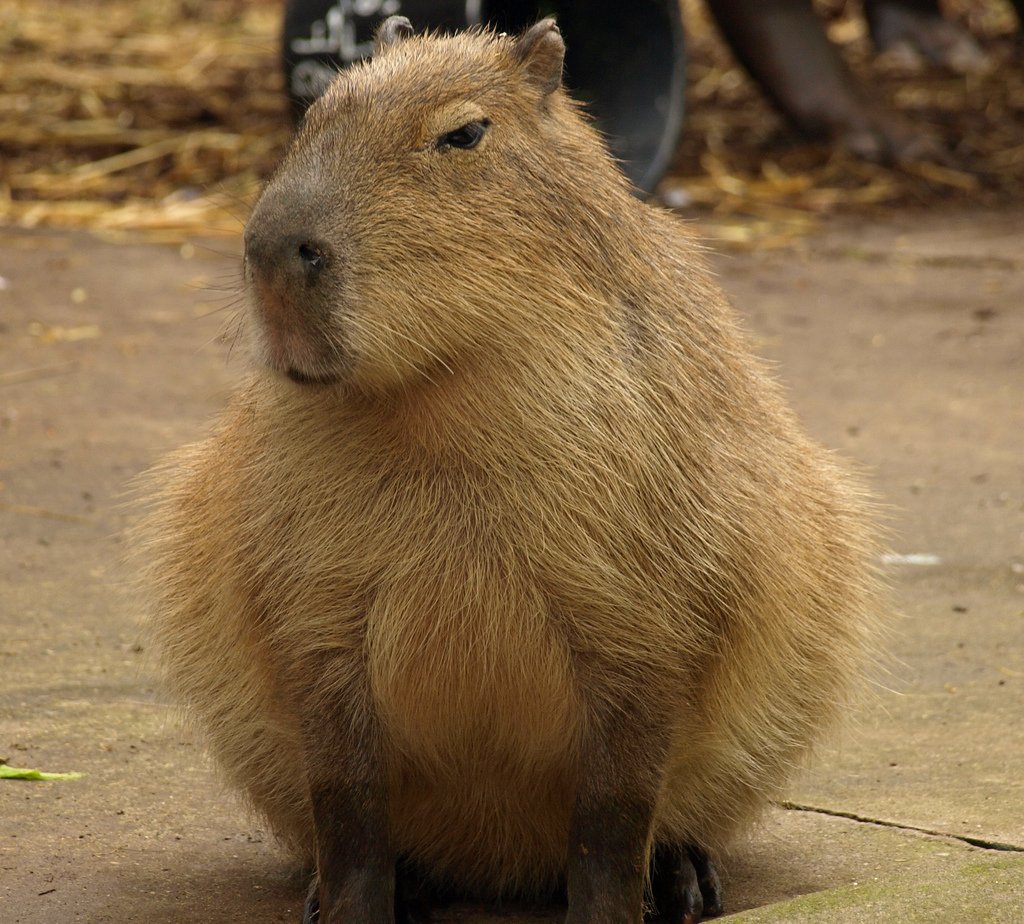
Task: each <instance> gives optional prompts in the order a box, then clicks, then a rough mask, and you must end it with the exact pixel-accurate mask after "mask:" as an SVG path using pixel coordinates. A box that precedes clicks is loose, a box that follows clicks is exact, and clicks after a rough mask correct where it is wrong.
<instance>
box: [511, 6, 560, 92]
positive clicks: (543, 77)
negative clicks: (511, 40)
mask: <svg viewBox="0 0 1024 924" xmlns="http://www.w3.org/2000/svg"><path fill="white" fill-rule="evenodd" d="M512 53H513V54H514V55H515V58H516V60H517V61H519V63H520V66H521V67H522V69H523V72H524V73H525V74H526V77H527V79H528V80H529V81H530V82H531V83H533V84H534V85H535V86H536V87H537V88H538V89H539V90H540V91H541V93H542V94H543V95H544V96H547V95H548V94H549V93H551V92H553V91H554V90H555V89H556V88H557V87H558V86H559V84H561V82H562V62H563V61H564V60H565V42H563V41H562V33H561V32H559V31H558V24H557V23H556V22H555V20H554V17H552V16H548V17H547V18H546V19H542V20H541V21H540V22H539V23H537V24H536V25H534V26H530V28H529V29H527V30H526V31H525V32H524V33H523V34H522V35H520V36H519V38H518V39H516V44H515V47H514V48H513V50H512Z"/></svg>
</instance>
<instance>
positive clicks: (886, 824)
mask: <svg viewBox="0 0 1024 924" xmlns="http://www.w3.org/2000/svg"><path fill="white" fill-rule="evenodd" d="M775 804H776V805H777V806H778V807H779V808H783V809H787V810H788V811H791V812H814V813H816V814H818V815H831V816H832V817H833V818H847V819H849V820H850V821H858V822H860V823H862V824H868V825H878V826H879V827H882V828H896V829H898V830H900V831H916V832H917V833H918V834H928V835H930V836H931V837H947V838H950V839H952V840H954V841H961V842H963V843H964V844H970V845H971V846H972V847H981V848H984V849H985V850H1004V851H1009V852H1011V853H1024V847H1021V846H1019V845H1017V844H1005V843H1003V842H1002V841H988V840H985V839H984V838H982V837H970V836H969V835H967V834H950V833H949V832H948V831H935V830H933V829H932V828H920V827H918V826H917V825H905V824H901V823H900V822H898V821H886V820H885V819H883V818H869V817H867V816H866V815H858V814H857V813H856V812H844V811H841V810H839V809H827V808H821V807H819V806H816V805H801V804H800V803H799V802H788V801H787V802H776V803H775Z"/></svg>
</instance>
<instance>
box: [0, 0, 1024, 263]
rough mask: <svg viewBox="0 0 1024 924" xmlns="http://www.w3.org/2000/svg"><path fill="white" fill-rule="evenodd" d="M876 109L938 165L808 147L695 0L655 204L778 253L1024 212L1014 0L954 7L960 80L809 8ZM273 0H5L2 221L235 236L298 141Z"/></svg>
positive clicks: (832, 0) (836, 6)
mask: <svg viewBox="0 0 1024 924" xmlns="http://www.w3.org/2000/svg"><path fill="white" fill-rule="evenodd" d="M815 7H816V10H817V13H818V14H819V17H820V19H821V21H822V24H823V27H824V28H825V29H826V30H827V34H828V36H829V38H830V39H831V40H832V41H833V42H834V43H836V44H837V45H838V46H839V47H840V51H841V54H842V56H843V58H844V59H845V61H846V62H847V64H848V65H849V66H850V67H851V68H852V70H853V72H854V73H855V75H856V76H857V77H858V78H860V79H861V80H862V81H863V82H864V83H865V85H866V86H867V87H868V88H869V89H870V92H871V93H872V94H873V95H874V96H875V97H876V98H877V100H878V102H879V103H880V104H882V105H885V106H888V107H890V108H891V109H892V110H895V111H897V112H899V113H901V114H902V115H904V116H906V117H907V118H908V119H909V120H911V121H912V122H913V123H914V124H915V125H917V126H920V127H922V128H923V129H925V130H928V131H930V132H931V133H932V134H933V135H934V136H936V137H937V138H938V139H939V140H940V141H941V142H942V143H943V144H944V145H945V147H946V148H947V149H948V151H949V153H950V157H949V158H948V159H946V160H945V162H938V161H935V162H933V161H931V160H928V159H925V160H920V161H917V162H910V163H906V164H903V165H901V166H891V165H879V164H875V163H869V162H866V161H864V160H862V159H859V158H857V157H856V156H854V155H852V154H849V153H847V152H845V151H843V150H840V149H838V148H836V147H834V146H832V145H829V144H826V143H808V142H807V141H806V140H805V139H803V138H802V137H801V136H800V135H798V134H797V133H796V132H795V131H794V130H793V129H792V128H791V127H790V126H789V124H787V122H786V121H785V120H784V119H783V118H782V117H781V116H780V115H779V114H777V112H776V111H775V110H774V109H773V108H772V106H771V105H770V104H769V103H768V102H767V101H766V100H765V97H764V96H763V94H762V92H761V91H760V90H759V89H758V87H757V86H756V84H754V83H753V81H751V79H750V78H749V77H748V76H747V75H746V73H745V72H744V71H743V70H742V69H741V68H740V67H739V65H738V64H737V63H736V61H735V59H734V57H733V56H732V53H731V52H730V50H729V48H728V46H726V45H725V43H724V42H723V41H722V39H721V38H720V36H719V34H718V32H717V30H716V29H715V27H714V25H713V24H712V21H711V19H710V16H709V14H708V12H707V10H706V8H705V7H704V5H703V3H702V2H701V0H683V8H684V17H685V26H686V47H687V61H686V70H687V90H686V107H685V108H686V113H685V126H684V130H683V135H682V141H681V143H680V145H679V147H678V151H677V154H676V156H675V157H674V159H673V161H672V163H671V166H670V169H669V170H668V173H667V175H666V177H665V179H664V181H663V183H662V186H661V194H662V196H663V198H664V200H665V201H666V202H668V203H669V204H671V205H674V206H677V207H679V208H680V209H681V210H682V211H684V212H685V213H686V214H688V215H694V216H698V217H699V218H700V219H701V223H702V225H703V226H704V230H705V232H706V233H709V234H710V236H711V237H712V238H716V239H718V240H719V241H721V242H723V243H725V244H727V245H728V244H733V245H736V246H740V247H742V246H755V247H772V246H780V245H785V244H786V243H787V242H788V241H790V240H792V238H793V237H794V236H799V235H801V234H803V233H806V232H807V231H808V229H810V228H812V227H814V225H815V223H816V220H817V219H818V218H819V217H820V216H822V215H825V214H830V213H837V212H838V213H875V214H877V213H880V212H884V211H885V210H886V209H888V208H891V207H896V206H898V207H900V208H907V209H917V208H935V207H940V206H946V205H950V204H953V205H965V204H970V205H971V206H975V207H976V206H986V207H991V208H1000V207H1004V206H1006V205H1008V204H1012V203H1020V202H1022V201H1024V43H1022V41H1021V38H1020V33H1019V30H1018V23H1017V18H1016V15H1015V13H1014V11H1013V9H1012V7H1011V5H1010V3H1009V0H949V2H948V3H944V4H943V5H942V10H943V13H944V15H945V16H946V18H947V20H948V21H950V22H951V23H953V24H954V25H956V26H958V27H960V28H961V29H962V30H963V31H964V32H968V33H970V34H971V35H973V36H974V38H975V39H976V41H977V43H978V45H979V47H980V49H981V51H982V53H983V57H982V58H980V59H972V60H971V61H970V62H969V63H968V65H967V66H966V68H965V69H966V70H968V72H967V73H958V72H955V71H954V70H952V69H950V68H949V67H947V66H942V65H935V64H929V63H928V62H927V61H926V60H924V59H923V58H921V57H920V56H915V55H907V54H905V53H902V52H900V51H891V50H890V51H886V52H883V53H881V54H879V53H877V52H876V50H875V49H874V48H873V46H872V44H871V42H870V40H869V36H868V34H867V27H866V24H865V19H864V16H863V11H862V9H861V4H860V3H859V2H856V0H816V2H815ZM282 18H283V3H282V2H280V0H77V2H75V3H66V2H64V3H61V2H39V0H5V2H4V3H2V4H0V222H3V223H5V224H8V225H13V226H19V227H39V226H48V227H54V228H89V229H91V230H96V231H102V232H107V233H115V232H134V233H136V234H138V233H142V234H144V235H145V237H147V238H150V239H156V240H168V241H173V240H178V239H184V238H185V237H187V236H189V235H194V234H202V235H204V236H206V235H216V234H236V233H237V232H238V231H239V229H240V224H241V222H242V221H243V220H244V216H245V214H246V211H247V208H248V205H249V204H250V203H251V201H252V200H253V198H254V196H255V194H256V192H257V191H258V189H259V187H260V184H261V183H262V181H263V180H264V179H265V178H266V177H267V176H268V174H269V173H270V172H271V170H272V169H273V167H274V164H275V163H276V162H277V161H278V159H279V158H280V156H281V154H282V152H283V150H284V148H285V146H286V144H287V141H288V138H289V135H290V132H291V121H290V116H289V109H288V101H287V99H286V95H285V92H284V77H283V74H282V68H281V60H280V54H281V51H280V49H281V24H282Z"/></svg>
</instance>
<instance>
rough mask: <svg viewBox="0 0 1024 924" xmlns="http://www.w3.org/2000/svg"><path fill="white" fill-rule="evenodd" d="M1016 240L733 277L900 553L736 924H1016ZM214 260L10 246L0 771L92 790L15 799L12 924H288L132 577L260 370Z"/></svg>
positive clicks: (9, 864) (747, 883)
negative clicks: (240, 356) (156, 501)
mask: <svg viewBox="0 0 1024 924" xmlns="http://www.w3.org/2000/svg"><path fill="white" fill-rule="evenodd" d="M1022 228H1024V211H1021V210H1020V209H1016V210H1013V211H1007V212H1004V213H1001V214H991V213H989V214H953V215H950V214H936V213H922V214H918V215H915V216H911V215H900V214H897V215H895V216H892V217H890V218H889V219H887V220H886V221H885V222H884V223H872V222H869V221H867V220H864V219H857V220H850V219H848V220H845V221H837V222H834V223H832V224H829V225H827V226H826V227H825V228H824V229H823V230H822V231H821V232H820V233H818V234H816V235H815V236H813V237H811V238H809V239H807V240H805V241H803V242H802V243H800V244H799V245H797V246H794V247H793V248H792V249H789V250H785V251H768V252H753V253H732V254H728V255H723V256H720V257H716V258H715V260H714V263H715V266H716V268H717V271H718V273H719V276H720V279H721V281H722V283H723V285H724V286H725V288H726V289H727V290H728V291H729V292H730V294H731V295H732V296H733V298H734V301H735V303H736V305H737V306H738V307H739V309H740V311H741V312H742V313H743V314H744V316H745V317H746V318H747V320H748V322H749V325H750V326H751V327H752V328H753V330H754V331H755V332H756V335H757V337H758V341H759V345H760V348H761V350H762V352H764V353H765V354H767V355H768V356H770V357H772V358H773V359H774V360H776V361H777V362H778V364H779V372H780V375H781V377H782V378H783V379H784V381H785V382H786V383H787V385H788V387H789V389H790V391H791V395H792V400H793V403H794V404H795V406H796V407H797V409H798V411H799V413H800V414H801V416H802V417H803V419H804V420H805V422H806V424H807V426H808V428H809V429H810V430H811V431H812V432H813V433H814V434H816V435H817V436H818V437H819V438H820V439H821V440H822V441H823V442H824V443H826V444H828V445H830V446H833V447H835V448H837V449H838V450H840V451H841V452H842V453H844V454H845V455H846V456H847V457H850V458H852V459H854V460H856V461H857V462H859V463H862V464H863V465H864V466H866V467H867V468H868V471H869V477H870V479H871V481H872V483H873V485H874V487H875V489H876V491H877V493H878V494H879V495H880V497H881V498H882V499H883V500H884V502H885V503H886V504H887V505H888V513H889V519H890V525H891V529H892V539H891V545H892V548H893V552H894V553H896V554H897V555H898V556H902V557H898V558H896V559H895V560H894V561H893V562H892V563H890V564H889V565H888V572H889V574H890V576H891V579H892V583H893V587H894V594H893V596H894V601H893V609H894V611H899V612H900V613H901V614H902V615H901V616H900V618H899V619H898V620H896V623H895V629H894V633H893V637H892V639H891V641H890V643H889V647H890V649H891V652H892V655H893V657H892V659H891V662H890V663H889V664H888V665H887V669H886V672H885V674H884V675H883V679H882V682H881V684H880V686H879V689H878V694H877V696H876V698H875V700H874V702H873V704H872V705H871V706H870V707H869V708H866V709H864V710H863V711H862V713H861V714H860V715H858V716H857V717H856V721H855V722H854V723H853V726H852V728H851V729H850V730H849V731H848V732H847V733H846V734H845V736H844V737H843V738H842V740H841V742H840V743H839V744H838V745H837V746H836V747H835V748H833V749H830V750H827V751H825V752H824V753H823V754H822V756H821V758H820V760H819V761H818V763H817V765H816V767H815V769H814V770H813V771H811V772H810V773H808V774H807V775H806V776H805V777H804V778H802V779H801V780H800V781H799V782H798V783H797V784H796V785H795V786H794V788H793V791H792V794H791V797H790V798H791V800H792V801H791V803H789V804H788V805H787V806H786V807H779V808H777V809H775V810H773V811H772V813H771V814H770V816H769V817H768V819H767V821H766V823H765V825H764V827H763V828H761V829H759V830H757V831H755V832H752V833H751V836H750V838H749V840H748V841H747V842H745V843H744V844H741V845H739V846H737V848H736V849H735V851H734V853H733V854H732V855H731V856H729V857H727V858H726V860H725V862H724V863H723V871H724V876H725V886H726V890H727V891H726V902H727V908H728V910H729V911H730V912H732V913H733V914H734V920H736V921H744V922H754V921H758V922H761V921H785V922H801V921H808V922H812V921H813V922H846V921H851V922H852V921H857V922H865V921H900V922H902V921H911V922H913V921H935V920H942V921H944V922H961V921H962V922H967V921H971V922H1008V924H1009V922H1019V921H1024V250H1022V246H1021V245H1022V242H1024V235H1022V230H1021V229H1022ZM218 246H219V247H221V248H222V249H223V250H224V251H225V253H224V254H217V253H214V252H211V251H207V250H205V249H203V248H201V247H199V246H196V247H194V248H193V247H186V248H183V249H182V250H180V251H179V249H177V248H170V247H166V246H143V245H127V244H122V245H114V244H108V243H102V242H99V241H97V240H95V239H92V238H90V237H86V236H79V235H70V234H60V233H41V232H40V233H27V232H14V231H0V277H3V280H4V282H3V283H0V548H2V553H0V757H3V758H6V759H7V761H8V763H9V764H11V765H14V766H21V767H36V768H40V769H43V770H49V771H70V770H74V771H79V772H81V773H82V774H84V775H83V777H82V778H81V779H78V780H73V781H63V782H14V781H0V819H2V823H0V921H2V922H5V924H7V922H10V924H44V922H45V924H53V922H65V921H87V922H97V924H99V922H115V921H116V922H126V921H130V922H135V921H139V922H141V921H145V922H148V924H172V922H203V924H205V922H213V921H216V922H218V924H231V922H257V921H258V922H276V921H282V922H297V921H298V916H299V913H300V908H301V900H302V893H303V885H302V882H301V879H300V877H299V874H298V872H297V871H296V870H294V869H293V868H292V866H291V865H290V864H289V861H288V860H287V858H285V857H284V856H283V855H282V854H281V853H280V852H279V851H278V850H277V849H276V848H275V846H274V844H273V843H272V842H270V840H269V838H268V837H267V836H265V834H264V833H263V832H262V831H261V830H260V827H259V825H258V823H257V822H254V821H253V820H251V819H250V818H248V817H247V816H246V815H245V813H244V812H243V811H242V810H241V809H240V808H239V807H238V805H237V804H236V802H235V801H234V799H233V797H232V796H231V795H230V794H227V793H225V792H224V790H223V789H222V788H221V786H220V784H219V782H218V781H217V779H216V777H215V775H214V774H213V773H212V772H211V770H210V769H209V767H208V766H207V763H206V761H205V759H204V756H203V753H202V750H201V748H200V747H199V746H198V744H197V742H196V741H195V740H194V739H193V737H192V736H191V735H189V734H187V733H185V732H183V731H181V730H180V729H179V726H178V725H177V724H176V721H175V716H174V711H173V709H172V708H171V707H169V706H168V705H167V704H166V703H165V701H164V700H163V699H162V698H161V696H160V694H159V692H158V691H157V690H156V689H155V684H154V679H153V677H154V674H153V670H152V664H151V663H150V661H149V660H148V657H147V656H148V655H149V654H150V653H149V651H148V650H147V647H146V643H145V641H144V636H143V633H142V629H141V626H140V621H139V613H138V609H137V606H136V604H135V600H134V599H133V597H132V594H131V591H130V589H128V587H127V586H126V585H125V583H124V578H125V576H126V575H125V572H124V569H123V567H122V566H121V565H120V564H119V562H120V560H121V558H122V553H123V548H124V539H123V538H122V531H123V529H124V528H125V527H126V526H127V525H128V524H129V523H130V522H131V520H132V517H133V514H132V511H131V506H130V504H129V505H128V506H124V504H123V501H124V498H125V489H126V484H127V483H128V482H129V481H130V479H131V478H132V477H133V476H134V475H135V474H136V473H138V472H140V471H142V470H143V469H145V468H146V467H147V466H149V465H151V464H152V463H153V462H154V461H155V460H156V459H157V458H159V457H160V456H161V455H162V454H163V453H164V452H166V451H167V450H169V449H170V448H172V447H174V446H176V445H178V444H180V443H182V442H184V441H186V440H190V439H193V438H195V437H196V436H197V435H198V434H200V433H201V432H202V430H203V426H204V421H206V420H207V419H208V418H209V417H210V415H211V414H212V413H214V411H215V410H216V409H217V408H218V407H219V406H220V405H221V404H222V402H223V401H224V398H225V395H226V394H227V392H228V389H229V387H230V382H231V380H232V377H233V375H234V366H236V365H237V363H238V360H237V359H236V360H234V361H232V362H231V363H229V362H226V361H225V356H226V352H227V350H226V347H225V346H224V345H223V344H222V343H220V342H218V340H217V334H218V331H219V330H220V329H221V327H222V326H223V322H224V320H225V318H226V316H227V315H228V314H229V313H230V310H231V309H230V303H231V302H232V299H233V296H232V294H231V291H232V287H233V286H234V283H235V282H236V280H237V259H236V256H235V254H237V247H238V244H237V242H228V243H227V244H221V245H218ZM222 284H223V285H224V286H226V287H227V288H226V290H225V291H220V290H218V289H217V287H218V286H220V285H222ZM211 287H212V289H213V294H212V295H211V294H210V293H211ZM224 306H228V307H227V309H226V310H217V309H218V308H224ZM296 772H299V770H298V767H296ZM443 919H444V920H449V921H452V920H460V921H473V922H484V921H487V920H496V918H494V917H493V916H490V917H489V916H488V915H487V914H485V913H483V912H481V911H480V910H478V909H462V910H455V911H452V912H449V913H447V914H446V915H445V916H443ZM502 919H504V920H509V919H510V917H509V916H508V912H506V913H505V916H504V917H503V918H502ZM513 919H516V920H521V921H535V922H536V921H546V922H553V921H557V920H558V916H557V914H556V913H554V912H552V913H550V914H546V915H545V914H543V913H540V912H536V913H532V914H528V913H525V912H524V913H522V914H516V915H513Z"/></svg>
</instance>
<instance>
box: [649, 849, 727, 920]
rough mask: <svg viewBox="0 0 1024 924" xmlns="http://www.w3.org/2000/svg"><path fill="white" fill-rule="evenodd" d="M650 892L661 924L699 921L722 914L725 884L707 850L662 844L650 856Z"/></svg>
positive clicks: (654, 918)
mask: <svg viewBox="0 0 1024 924" xmlns="http://www.w3.org/2000/svg"><path fill="white" fill-rule="evenodd" d="M651 893H652V897H653V899H654V905H655V915H654V917H653V918H652V920H655V921H659V922H661V924H698V922H699V921H702V920H704V919H705V918H713V917H717V916H718V915H720V914H721V913H722V884H721V882H719V879H718V872H717V871H716V870H715V865H714V863H712V862H711V858H710V857H709V856H708V855H707V851H705V850H703V849H701V848H700V847H692V846H687V845H676V844H659V845H657V846H656V847H655V849H654V853H653V855H652V856H651Z"/></svg>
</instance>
